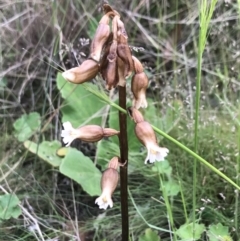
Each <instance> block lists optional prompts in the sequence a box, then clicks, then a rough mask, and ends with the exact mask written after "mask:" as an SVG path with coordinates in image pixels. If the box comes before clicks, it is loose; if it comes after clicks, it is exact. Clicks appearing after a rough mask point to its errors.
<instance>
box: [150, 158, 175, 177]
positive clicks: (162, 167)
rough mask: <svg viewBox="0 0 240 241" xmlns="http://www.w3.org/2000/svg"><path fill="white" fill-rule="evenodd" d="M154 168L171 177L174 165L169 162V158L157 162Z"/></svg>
mask: <svg viewBox="0 0 240 241" xmlns="http://www.w3.org/2000/svg"><path fill="white" fill-rule="evenodd" d="M152 170H153V171H154V172H158V173H160V174H166V175H167V177H170V176H171V174H172V167H171V166H170V165H169V162H168V161H167V160H164V161H161V162H155V163H154V166H153V167H152Z"/></svg>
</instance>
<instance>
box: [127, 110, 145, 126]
mask: <svg viewBox="0 0 240 241" xmlns="http://www.w3.org/2000/svg"><path fill="white" fill-rule="evenodd" d="M128 113H129V114H130V117H131V118H132V120H133V121H134V122H135V123H136V124H137V123H140V122H143V121H144V118H143V115H142V113H141V112H140V111H139V110H138V109H136V108H134V107H129V108H128Z"/></svg>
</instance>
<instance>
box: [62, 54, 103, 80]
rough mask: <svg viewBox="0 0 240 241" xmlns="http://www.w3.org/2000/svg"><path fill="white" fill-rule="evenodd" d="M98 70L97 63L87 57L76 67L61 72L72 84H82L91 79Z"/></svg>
mask: <svg viewBox="0 0 240 241" xmlns="http://www.w3.org/2000/svg"><path fill="white" fill-rule="evenodd" d="M98 71H99V65H98V63H97V62H96V61H94V60H92V59H87V60H85V61H83V62H82V64H81V65H80V66H78V67H75V68H72V69H69V70H67V71H65V72H63V73H62V76H63V78H65V79H66V80H67V81H69V82H71V83H74V84H82V83H84V82H86V81H88V80H91V79H93V78H94V77H95V76H96V75H97V73H98Z"/></svg>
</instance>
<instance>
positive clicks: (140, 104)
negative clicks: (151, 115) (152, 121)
mask: <svg viewBox="0 0 240 241" xmlns="http://www.w3.org/2000/svg"><path fill="white" fill-rule="evenodd" d="M133 106H134V107H135V108H136V109H140V108H147V107H148V103H147V100H146V97H145V95H142V96H140V98H139V99H137V100H136V99H135V98H134V99H133Z"/></svg>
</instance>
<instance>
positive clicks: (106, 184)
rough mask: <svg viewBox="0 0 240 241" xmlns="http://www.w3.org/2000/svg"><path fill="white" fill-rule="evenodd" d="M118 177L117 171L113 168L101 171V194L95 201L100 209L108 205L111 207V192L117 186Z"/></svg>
mask: <svg viewBox="0 0 240 241" xmlns="http://www.w3.org/2000/svg"><path fill="white" fill-rule="evenodd" d="M118 179H119V175H118V171H117V170H116V169H114V168H107V169H106V170H105V171H104V172H103V174H102V179H101V189H102V194H101V196H100V197H98V198H97V199H96V201H95V203H96V204H98V205H99V208H100V209H105V210H106V209H107V207H108V206H109V207H110V208H112V207H113V201H112V194H113V192H114V191H115V189H116V187H117V184H118Z"/></svg>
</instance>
